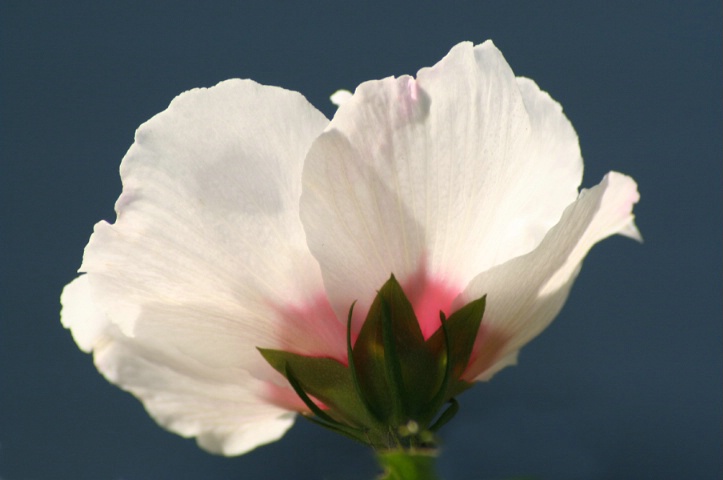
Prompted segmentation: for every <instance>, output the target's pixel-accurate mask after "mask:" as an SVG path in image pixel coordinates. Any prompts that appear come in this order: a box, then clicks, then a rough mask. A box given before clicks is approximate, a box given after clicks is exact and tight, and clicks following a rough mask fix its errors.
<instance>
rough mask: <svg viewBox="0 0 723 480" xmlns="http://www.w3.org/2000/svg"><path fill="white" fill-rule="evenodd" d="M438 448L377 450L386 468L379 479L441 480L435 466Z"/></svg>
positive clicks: (378, 458)
mask: <svg viewBox="0 0 723 480" xmlns="http://www.w3.org/2000/svg"><path fill="white" fill-rule="evenodd" d="M436 459H437V452H436V450H418V449H410V450H402V449H399V450H386V451H378V452H377V461H378V462H379V465H381V466H382V468H383V469H384V473H383V474H382V476H380V477H379V480H439V476H437V472H436V471H435V468H434V461H435V460H436Z"/></svg>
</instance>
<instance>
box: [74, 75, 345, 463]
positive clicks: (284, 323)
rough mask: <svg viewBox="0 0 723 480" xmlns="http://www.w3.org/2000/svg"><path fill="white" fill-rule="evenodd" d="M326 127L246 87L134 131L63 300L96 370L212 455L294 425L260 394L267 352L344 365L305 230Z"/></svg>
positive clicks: (306, 109)
mask: <svg viewBox="0 0 723 480" xmlns="http://www.w3.org/2000/svg"><path fill="white" fill-rule="evenodd" d="M327 123H328V122H327V120H326V119H325V118H324V117H323V115H321V114H320V113H319V112H318V111H316V110H315V109H314V108H313V107H312V106H311V105H309V104H308V102H306V100H305V99H304V98H303V97H302V96H301V95H299V94H297V93H294V92H289V91H286V90H282V89H279V88H273V87H265V86H261V85H259V84H256V83H254V82H251V81H241V80H233V81H227V82H223V83H221V84H219V85H218V86H216V87H213V88H210V89H200V90H193V91H190V92H187V93H185V94H182V95H181V96H179V97H178V98H176V99H175V100H174V101H173V102H172V103H171V105H170V106H169V108H168V109H167V110H166V111H165V112H163V113H161V114H159V115H157V116H156V117H154V118H153V119H151V120H150V121H148V122H147V123H146V124H144V125H143V126H141V127H140V128H139V130H138V132H137V134H136V142H135V144H134V145H133V146H132V147H131V149H130V150H129V152H128V154H127V155H126V157H125V158H124V159H123V163H122V165H121V176H122V180H123V193H122V195H121V197H120V198H119V200H118V202H117V204H116V210H117V213H118V219H117V221H116V223H115V224H113V225H110V224H108V223H106V222H100V223H99V224H98V225H96V228H95V231H94V234H93V236H92V237H91V241H90V243H89V245H88V247H86V251H85V256H84V260H83V265H82V267H81V271H82V272H87V273H86V275H85V276H83V277H81V278H80V279H79V280H76V282H74V283H73V284H71V285H70V286H69V287H68V289H69V290H68V291H67V292H69V293H67V294H66V295H65V296H64V299H63V300H64V310H63V323H64V324H65V325H66V326H68V327H69V328H71V330H72V331H73V334H74V336H75V337H76V338H77V339H78V343H79V344H80V346H81V347H82V348H84V349H86V350H88V349H93V350H94V351H95V356H96V363H97V365H98V367H99V369H100V370H101V371H102V372H103V373H104V374H105V375H106V376H108V377H109V378H110V379H111V381H114V382H116V383H118V384H119V385H120V386H121V387H123V388H126V389H128V390H130V391H132V392H133V393H135V394H136V395H137V396H139V398H141V400H143V401H144V402H145V405H146V407H147V408H148V409H149V411H150V412H151V414H153V415H154V416H155V417H156V419H157V420H158V421H159V422H160V423H162V424H163V425H165V426H167V427H168V428H170V429H172V430H174V431H177V432H179V433H181V434H183V435H193V436H199V442H201V443H202V445H203V446H205V447H206V448H209V449H212V450H214V451H218V452H225V453H228V452H231V453H239V452H241V451H245V450H248V449H249V448H253V446H254V445H258V444H261V443H264V442H266V441H269V440H270V439H273V438H276V437H278V436H279V435H281V433H283V431H284V430H285V429H286V428H288V426H289V424H290V423H289V422H290V420H289V418H288V416H284V415H285V414H283V411H282V410H281V409H279V408H278V407H274V406H273V405H270V404H268V402H267V401H264V400H261V399H262V398H263V397H264V395H265V394H266V393H265V392H264V391H262V390H263V388H265V385H266V383H264V382H262V381H259V380H253V381H252V379H251V376H252V375H253V376H254V377H255V378H259V379H262V380H264V379H266V380H271V381H277V380H278V378H279V376H277V375H276V374H275V372H273V371H272V370H271V368H270V367H269V366H268V365H266V364H265V362H264V360H263V359H262V358H261V356H260V355H259V353H258V352H257V350H256V347H257V346H260V347H271V348H286V349H288V350H292V351H297V352H299V353H309V352H313V353H315V354H320V353H323V354H326V355H329V356H336V357H342V358H344V357H345V354H346V352H345V347H344V340H343V338H344V328H343V326H342V325H341V324H340V323H339V322H338V321H337V320H336V318H334V316H333V314H332V313H331V310H330V308H329V306H328V304H326V303H325V302H324V298H325V297H324V290H323V285H322V281H321V275H320V271H319V266H318V264H317V262H316V260H315V259H314V258H313V257H312V256H311V254H310V252H309V250H308V247H307V246H306V242H305V237H304V232H303V229H302V226H301V222H300V220H299V218H298V208H299V207H298V205H299V196H300V192H301V168H302V162H303V158H304V155H305V154H306V152H307V150H308V148H309V145H310V144H311V141H312V140H313V139H314V138H315V137H316V136H317V135H318V134H319V133H320V132H321V131H322V129H323V128H324V127H325V126H326V125H327ZM81 289H82V290H83V292H80V290H81ZM74 291H75V292H76V293H78V294H77V295H76V294H74V293H73V292H74ZM81 293H82V295H81ZM84 309H87V310H85V311H86V313H87V312H90V311H94V312H95V317H96V320H93V319H91V318H89V317H88V315H89V314H87V315H86V313H83V312H84ZM84 315H85V316H84ZM307 321H309V323H306V322H307ZM103 329H105V331H104V330H103ZM300 331H303V332H304V333H306V335H300ZM121 332H122V333H121ZM309 332H312V334H309ZM334 348H335V349H336V350H331V351H330V350H329V349H334ZM219 402H220V403H219ZM194 412H199V413H198V414H195V413H194ZM280 412H281V413H280ZM206 416H207V417H208V418H206ZM204 422H205V423H204ZM264 425H266V426H264ZM254 432H255V433H254ZM264 432H265V433H264Z"/></svg>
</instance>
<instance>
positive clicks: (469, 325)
mask: <svg viewBox="0 0 723 480" xmlns="http://www.w3.org/2000/svg"><path fill="white" fill-rule="evenodd" d="M485 303H486V296H483V297H481V298H479V299H477V300H474V301H472V302H470V303H468V304H467V305H465V306H464V307H462V308H460V309H459V310H457V311H456V312H454V313H453V314H452V315H451V316H450V317H449V318H448V319H446V322H445V325H444V328H440V329H439V330H437V331H436V332H434V334H433V335H432V336H431V337H429V339H427V347H428V348H429V349H430V351H431V352H433V354H434V356H435V357H436V358H438V359H443V360H446V358H449V361H450V362H451V379H452V381H451V382H449V386H448V388H447V392H446V393H445V394H444V396H443V397H444V398H442V399H441V400H442V403H440V404H439V406H438V407H437V408H439V407H440V406H441V404H443V403H444V402H446V401H447V400H449V399H450V398H451V397H453V396H455V395H457V394H458V393H459V392H461V391H463V390H466V389H467V388H469V386H470V384H468V383H467V382H464V381H460V380H459V379H460V377H461V376H462V374H463V373H464V371H465V369H466V368H467V365H468V364H469V359H470V356H471V355H472V349H473V348H474V343H475V340H476V339H477V332H478V331H479V327H480V325H481V323H482V317H483V315H484V312H485ZM445 336H446V337H447V338H446V340H445ZM447 345H449V347H450V351H449V355H445V350H446V348H447Z"/></svg>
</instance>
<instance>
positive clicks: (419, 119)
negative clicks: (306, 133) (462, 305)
mask: <svg viewBox="0 0 723 480" xmlns="http://www.w3.org/2000/svg"><path fill="white" fill-rule="evenodd" d="M581 174H582V162H581V158H580V152H579V148H578V143H577V136H576V135H575V132H574V130H573V129H572V127H571V125H570V123H569V122H568V120H567V119H566V118H565V116H564V115H563V114H562V109H561V108H560V106H559V105H558V104H557V103H555V102H554V101H553V100H551V99H550V97H549V96H548V95H547V94H546V93H544V92H541V91H540V90H539V89H538V88H537V86H536V85H535V84H534V83H533V82H531V81H529V80H525V79H519V80H518V79H515V77H514V75H513V73H512V71H511V70H510V68H509V66H508V65H507V63H506V62H505V60H504V58H503V57H502V55H501V53H500V52H499V51H498V50H497V49H496V48H495V47H494V45H493V44H492V43H491V42H487V43H485V44H483V45H480V46H477V47H474V48H473V47H472V45H471V44H468V43H464V44H460V45H458V46H456V47H455V48H454V49H452V51H451V52H450V53H449V55H447V56H446V57H445V58H444V59H443V60H442V61H440V62H439V63H438V64H437V65H435V66H434V67H432V68H428V69H423V70H421V71H420V72H419V73H418V76H417V79H416V80H415V79H414V78H412V77H406V76H405V77H401V78H387V79H384V80H380V81H374V82H367V83H364V84H362V85H360V86H359V87H358V88H357V90H356V92H355V93H354V96H353V97H352V98H351V99H350V100H348V101H347V102H345V103H344V104H343V105H342V106H341V107H340V108H339V110H338V111H337V113H336V115H335V117H334V119H333V120H332V122H331V124H330V125H329V127H328V128H327V130H326V131H325V133H324V134H323V135H321V137H320V138H319V139H318V140H317V141H316V142H315V143H314V145H313V146H312V148H311V150H310V152H309V155H308V156H307V159H306V164H305V167H304V190H303V194H302V201H301V217H302V221H303V222H304V227H305V229H306V233H307V238H308V242H309V246H310V248H311V250H312V252H313V253H314V255H315V256H316V258H317V259H318V260H319V262H320V264H321V266H322V271H323V275H324V281H325V285H326V286H327V290H328V292H329V295H330V297H331V298H332V303H333V305H334V308H335V309H336V310H337V312H338V313H339V314H342V313H343V312H345V311H346V310H347V309H348V308H349V305H350V303H351V302H352V301H353V300H356V299H359V300H361V301H362V302H361V304H362V305H363V304H364V303H363V299H362V298H359V295H360V294H361V295H364V294H367V295H373V292H374V291H375V290H376V289H378V288H379V287H380V286H381V285H382V284H383V282H384V281H385V280H386V279H387V278H388V277H389V275H390V274H391V273H394V274H395V275H396V276H397V277H398V278H400V279H401V280H402V281H403V280H404V279H405V278H410V277H411V276H414V275H415V274H416V273H415V272H419V271H420V270H425V272H426V275H427V276H429V277H430V278H432V279H434V281H437V282H441V283H443V284H446V285H447V286H448V287H449V288H452V289H457V292H461V291H462V289H464V287H465V286H466V285H467V283H468V282H469V281H470V280H471V279H472V278H474V276H475V275H477V274H479V273H480V272H482V271H485V270H487V269H489V268H491V267H492V266H494V265H497V264H499V263H502V262H504V261H507V260H509V259H510V258H513V257H516V256H518V255H522V254H524V253H526V252H528V251H530V250H531V249H532V248H534V247H535V246H536V245H537V244H538V243H539V242H540V241H541V239H542V238H543V236H544V234H545V232H546V231H547V230H549V228H551V227H552V226H553V225H554V224H555V223H556V222H557V221H558V220H559V218H560V216H561V214H562V212H563V210H564V208H565V207H566V206H567V205H569V204H570V203H571V202H572V201H573V200H574V199H575V198H576V195H577V187H578V185H579V183H580V178H581ZM352 286H353V287H354V288H353V289H352V288H350V287H352Z"/></svg>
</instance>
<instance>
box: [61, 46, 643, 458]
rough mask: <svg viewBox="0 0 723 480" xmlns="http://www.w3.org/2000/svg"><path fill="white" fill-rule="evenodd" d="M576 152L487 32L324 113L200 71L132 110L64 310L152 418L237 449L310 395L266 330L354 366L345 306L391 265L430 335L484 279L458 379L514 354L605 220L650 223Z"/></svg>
mask: <svg viewBox="0 0 723 480" xmlns="http://www.w3.org/2000/svg"><path fill="white" fill-rule="evenodd" d="M340 103H342V102H340ZM582 171H583V164H582V159H581V156H580V150H579V146H578V139H577V136H576V134H575V131H574V130H573V128H572V125H571V124H570V122H569V121H568V120H567V118H566V117H565V116H564V114H563V113H562V108H561V107H560V105H559V104H558V103H556V102H555V101H554V100H552V99H551V98H550V96H549V95H548V94H547V93H545V92H543V91H541V90H540V89H539V87H538V86H537V85H536V84H535V83H534V82H533V81H532V80H529V79H526V78H515V76H514V74H513V72H512V70H511V69H510V67H509V66H508V65H507V63H506V62H505V59H504V58H503V56H502V54H501V53H500V52H499V51H498V50H497V49H496V48H495V46H494V45H493V44H492V42H489V41H488V42H486V43H484V44H482V45H478V46H473V45H472V44H470V43H462V44H459V45H457V46H456V47H454V48H453V49H452V51H451V52H450V53H449V54H448V55H447V56H446V57H445V58H443V59H442V60H441V61H440V62H439V63H438V64H436V65H435V66H433V67H431V68H425V69H422V70H420V71H419V72H418V74H417V76H416V78H414V77H410V76H403V77H400V78H393V77H389V78H385V79H383V80H378V81H370V82H366V83H363V84H362V85H360V86H359V87H358V88H357V89H356V91H355V93H354V94H353V96H351V97H350V98H345V99H344V101H343V103H342V104H341V106H340V107H339V109H338V111H337V112H336V114H335V116H334V118H333V119H332V120H331V122H330V121H329V120H327V119H326V118H325V117H324V116H323V115H322V114H321V113H320V112H319V111H317V110H316V109H315V108H314V107H313V106H311V105H310V104H309V103H308V102H307V101H306V100H305V99H304V97H302V96H301V95H300V94H298V93H295V92H291V91H288V90H284V89H281V88H276V87H268V86H263V85H259V84H257V83H255V82H253V81H250V80H229V81H225V82H222V83H220V84H218V85H217V86H215V87H212V88H209V89H197V90H191V91H189V92H186V93H183V94H182V95H180V96H179V97H178V98H176V99H175V100H173V102H172V103H171V105H170V106H169V107H168V109H167V110H166V111H164V112H163V113H160V114H158V115H157V116H155V117H154V118H152V119H151V120H149V121H148V122H146V123H145V124H144V125H142V126H141V127H140V128H139V129H138V131H137V133H136V139H135V143H134V144H133V146H132V147H131V148H130V150H129V151H128V154H127V155H126V156H125V158H124V159H123V162H122V164H121V168H120V172H121V177H122V180H123V192H122V194H121V196H120V198H119V199H118V201H117V203H116V211H117V220H116V222H115V223H114V224H109V223H107V222H100V223H98V224H97V225H96V226H95V230H94V233H93V235H92V237H91V239H90V242H89V244H88V246H87V247H86V249H85V254H84V257H83V263H82V266H81V268H80V272H81V275H80V276H79V277H78V278H76V279H75V280H74V281H73V282H71V283H70V284H69V285H68V286H67V287H66V288H65V290H64V292H63V295H62V304H63V310H62V322H63V325H65V327H67V328H69V329H70V330H71V332H72V334H73V337H74V338H75V341H76V342H77V344H78V345H79V347H80V348H81V349H82V350H84V351H86V352H93V355H94V360H95V364H96V366H97V367H98V369H99V370H100V372H101V373H102V374H103V375H104V376H105V377H106V378H107V379H108V380H109V381H111V382H113V383H115V384H116V385H118V386H119V387H121V388H123V389H125V390H127V391H129V392H131V393H133V394H134V395H135V396H136V397H138V398H139V399H140V400H141V401H142V402H143V404H144V405H145V407H146V409H147V410H148V412H149V413H150V414H151V416H153V418H154V419H155V420H156V421H157V422H158V423H159V424H161V425H162V426H163V427H165V428H167V429H169V430H171V431H173V432H176V433H178V434H180V435H183V436H185V437H196V438H197V441H198V443H199V445H200V446H201V447H202V448H204V449H206V450H208V451H211V452H216V453H222V454H225V455H235V454H241V453H244V452H247V451H249V450H251V449H253V448H255V447H257V446H259V445H261V444H264V443H268V442H271V441H274V440H276V439H278V438H279V437H281V436H282V435H283V434H284V432H286V430H287V429H288V428H289V427H290V426H291V425H292V423H293V421H294V418H295V414H296V413H297V412H306V413H308V412H309V407H308V405H307V404H306V403H305V402H304V401H303V400H304V399H303V398H302V397H303V396H304V392H303V389H302V392H301V395H300V393H299V392H298V391H295V390H294V388H292V385H290V381H289V380H287V378H285V376H284V375H282V373H284V372H283V371H282V372H281V373H279V371H277V370H280V369H279V368H278V365H276V367H277V370H275V369H274V368H272V366H271V365H270V363H269V362H267V360H266V359H265V358H264V356H262V354H261V353H260V351H259V349H262V351H272V352H289V353H290V354H295V355H297V356H299V358H302V357H303V358H310V359H319V358H323V359H328V360H331V361H333V362H336V363H335V364H334V365H341V366H343V367H344V368H346V367H347V366H348V365H349V361H348V360H349V359H348V351H347V348H348V346H349V345H348V344H347V320H349V321H350V331H349V339H350V341H351V342H352V343H353V342H354V341H355V340H356V339H357V338H358V337H359V335H360V331H361V329H362V324H363V323H364V321H365V318H366V317H367V314H368V312H369V311H370V307H371V306H372V304H373V302H374V301H375V298H377V292H378V291H380V289H381V288H382V286H385V287H384V288H387V285H389V284H390V283H389V282H392V280H390V279H394V280H393V282H392V283H394V285H397V286H398V287H401V289H402V290H403V294H402V297H405V298H406V300H404V301H407V300H408V304H410V305H411V308H413V313H412V314H411V318H416V321H417V322H418V329H417V330H418V331H419V332H421V335H422V336H423V341H428V342H431V340H430V339H431V338H432V337H433V336H434V335H435V332H439V331H441V322H442V319H443V318H444V317H445V316H446V317H448V318H450V319H451V316H454V314H455V312H457V311H460V309H461V308H462V307H464V306H465V305H469V304H471V302H475V301H478V299H481V298H485V299H486V307H484V306H483V307H482V308H484V309H485V310H484V315H483V317H482V319H481V324H479V326H478V329H477V330H476V333H472V334H471V335H472V337H471V338H469V340H470V350H471V351H470V352H468V353H469V355H468V357H466V359H465V362H464V365H462V366H461V367H462V368H461V369H460V370H459V371H458V372H457V373H456V377H454V380H455V381H459V382H474V381H482V380H487V379H489V378H490V377H491V376H492V375H493V374H494V373H495V372H497V371H499V370H500V369H501V368H503V367H505V366H508V365H511V364H514V363H515V361H516V357H517V353H518V351H519V350H520V348H521V347H522V346H523V345H525V344H526V343H527V342H529V341H530V340H531V339H532V338H534V337H535V336H536V335H538V334H539V333H540V332H541V331H542V330H543V329H544V328H545V327H546V326H547V325H548V324H549V323H550V322H551V321H552V319H553V318H554V317H555V316H556V315H557V313H558V312H559V311H560V309H561V308H562V305H563V303H564V302H565V299H566V297H567V295H568V292H569V291H570V288H571V286H572V283H573V281H574V279H575V277H576V276H577V273H578V272H579V270H580V266H581V262H582V260H583V258H584V257H585V255H586V254H587V252H588V250H589V249H590V248H591V247H592V246H593V245H594V244H595V243H596V242H598V241H600V240H602V239H603V238H605V237H607V236H609V235H612V234H616V233H619V234H622V235H626V236H628V237H632V238H636V239H640V236H639V233H638V231H637V229H636V227H635V224H634V221H633V220H634V217H633V215H632V208H633V204H635V203H636V202H637V201H638V198H639V195H638V192H637V189H636V184H635V182H634V181H633V180H632V179H631V178H629V177H627V176H625V175H622V174H620V173H615V172H611V173H609V174H608V175H606V176H605V177H604V178H603V180H602V181H601V182H600V184H598V185H597V186H595V187H593V188H591V189H589V190H582V191H580V192H578V187H579V185H580V182H581V177H582ZM392 276H393V277H392ZM395 288H396V287H395ZM380 296H381V293H380ZM354 302H356V303H354ZM352 304H354V308H353V313H352V314H351V315H350V309H351V307H352ZM440 312H442V315H440ZM348 315H350V317H349V318H348V317H347V316H348ZM440 317H442V318H440ZM450 321H451V320H450ZM416 325H417V324H416V323H415V325H414V328H417V327H416ZM438 335H439V334H438ZM420 338H421V337H420ZM438 344H439V345H441V343H439V342H438ZM440 348H441V347H440ZM450 348H451V349H452V350H453V349H454V346H452V347H450ZM438 350H439V349H438ZM439 351H444V348H442V349H441V350H439ZM271 363H273V362H271ZM287 373H288V372H287ZM287 376H288V375H287ZM297 386H298V385H297ZM307 393H310V395H311V396H313V393H314V392H307ZM446 399H447V398H445V400H446ZM306 400H309V399H308V398H307V399H306ZM318 400H319V399H318V398H317V401H318ZM318 405H319V407H320V409H322V410H323V409H324V408H326V406H325V405H324V404H323V402H319V403H318Z"/></svg>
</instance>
